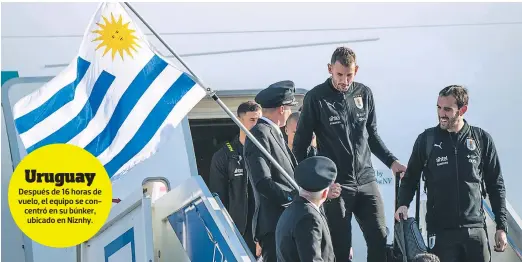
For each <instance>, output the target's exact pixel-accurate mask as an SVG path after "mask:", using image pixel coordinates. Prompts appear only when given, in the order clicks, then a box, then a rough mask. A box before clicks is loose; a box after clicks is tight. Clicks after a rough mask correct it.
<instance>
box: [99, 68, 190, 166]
mask: <svg viewBox="0 0 522 262" xmlns="http://www.w3.org/2000/svg"><path fill="white" fill-rule="evenodd" d="M180 75H181V72H180V71H178V70H176V69H175V68H173V67H170V66H167V68H165V70H163V72H162V73H161V74H160V75H159V76H158V77H157V78H156V79H155V80H154V82H153V83H152V85H151V86H150V87H149V88H148V89H147V91H145V93H144V94H143V96H142V97H141V99H140V100H139V101H138V103H136V105H135V106H134V108H133V109H132V111H131V113H130V114H129V116H128V117H127V119H126V120H125V122H124V123H123V125H122V126H121V128H120V130H119V131H118V133H117V135H116V137H115V138H114V141H113V142H112V144H111V145H110V146H109V147H108V148H107V149H106V150H105V151H104V152H103V153H101V154H100V155H99V156H98V159H100V161H101V162H102V164H104V165H105V164H106V163H107V162H109V161H110V160H112V158H113V157H114V156H115V155H117V154H118V153H119V152H120V151H121V150H122V149H123V147H124V146H125V145H126V144H127V143H128V142H129V140H131V139H132V137H133V136H134V134H136V132H137V131H138V129H139V128H140V127H141V124H142V123H143V121H144V120H145V118H146V117H147V116H148V115H149V113H150V111H151V110H152V109H153V108H154V106H155V105H156V104H157V103H158V101H159V100H160V98H161V97H162V96H163V94H165V92H166V91H167V90H168V89H169V88H170V87H171V86H172V84H173V83H174V82H175V81H176V80H177V79H178V77H179V76H180Z"/></svg>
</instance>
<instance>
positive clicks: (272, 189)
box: [243, 118, 297, 239]
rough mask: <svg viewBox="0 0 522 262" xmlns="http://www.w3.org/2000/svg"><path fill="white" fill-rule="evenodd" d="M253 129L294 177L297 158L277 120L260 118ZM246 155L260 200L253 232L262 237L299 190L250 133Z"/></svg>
mask: <svg viewBox="0 0 522 262" xmlns="http://www.w3.org/2000/svg"><path fill="white" fill-rule="evenodd" d="M250 132H251V133H252V135H253V136H254V137H255V138H256V139H257V140H258V141H259V143H260V144H261V145H262V146H263V147H264V148H265V149H266V150H267V151H268V152H269V153H270V155H271V156H272V157H273V158H274V159H275V160H276V161H277V163H278V164H279V165H280V166H281V167H282V168H283V169H284V170H285V171H286V173H287V174H288V175H289V176H290V177H291V178H292V179H294V169H295V167H296V166H297V162H296V160H295V157H294V155H293V153H292V152H291V150H290V149H289V148H288V145H287V144H286V143H285V141H284V139H283V136H282V134H281V130H280V129H279V128H277V127H276V126H275V124H273V123H269V122H267V121H266V120H265V119H264V118H260V119H259V120H258V121H257V124H256V125H255V126H254V127H253V128H252V129H251V130H250ZM243 155H244V160H245V168H246V170H247V174H248V177H249V179H250V181H251V183H252V185H253V191H254V197H255V203H256V207H255V211H254V218H253V220H252V232H253V234H254V239H259V238H260V237H262V236H264V235H266V234H269V233H274V232H275V229H276V226H277V221H278V219H279V216H280V215H281V214H282V213H283V211H284V210H285V207H287V206H288V205H289V204H290V203H291V202H292V199H293V197H294V196H295V195H296V193H297V191H296V190H295V189H294V188H293V187H292V184H291V183H290V182H289V181H288V180H287V179H286V178H285V177H284V175H283V174H281V172H279V170H278V169H277V168H276V167H275V166H274V165H273V164H272V163H271V162H270V160H269V159H268V158H267V157H266V156H265V155H264V154H263V153H262V152H261V150H259V148H257V146H256V145H255V144H254V143H253V142H252V141H251V140H250V139H249V138H248V137H247V139H246V141H245V146H244V151H243Z"/></svg>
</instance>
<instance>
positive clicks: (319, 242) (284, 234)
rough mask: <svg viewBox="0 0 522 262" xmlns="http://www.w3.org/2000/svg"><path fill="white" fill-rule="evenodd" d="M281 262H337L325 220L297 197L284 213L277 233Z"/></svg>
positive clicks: (302, 199)
mask: <svg viewBox="0 0 522 262" xmlns="http://www.w3.org/2000/svg"><path fill="white" fill-rule="evenodd" d="M276 252H277V261H278V262H295V261H325V262H326V261H335V255H334V251H333V246H332V240H331V238H330V230H329V228H328V224H327V222H326V217H325V216H324V215H323V214H322V213H321V212H319V210H318V209H317V208H316V207H315V206H314V204H312V203H311V202H310V201H308V200H306V199H305V198H303V197H298V198H296V200H295V201H294V202H293V203H292V204H290V206H288V208H287V209H286V210H285V211H284V212H283V214H282V215H281V218H280V219H279V222H278V223H277V230H276Z"/></svg>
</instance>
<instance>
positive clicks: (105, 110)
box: [68, 53, 154, 148]
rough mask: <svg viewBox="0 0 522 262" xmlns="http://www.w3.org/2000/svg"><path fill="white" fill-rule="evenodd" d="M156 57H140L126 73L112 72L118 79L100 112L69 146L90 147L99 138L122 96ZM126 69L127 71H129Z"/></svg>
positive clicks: (150, 55) (116, 69)
mask: <svg viewBox="0 0 522 262" xmlns="http://www.w3.org/2000/svg"><path fill="white" fill-rule="evenodd" d="M152 56H154V54H153V53H149V54H147V56H143V57H142V56H140V57H139V58H140V59H139V60H138V61H136V62H137V63H136V64H132V66H127V68H128V70H126V71H125V72H119V71H120V70H118V68H113V71H114V72H110V73H111V74H114V75H116V76H118V77H116V79H115V80H114V83H113V84H112V85H111V88H110V89H109V90H108V91H107V94H106V96H105V97H104V98H103V101H102V104H101V105H100V110H98V112H97V113H96V115H95V116H94V118H93V119H92V120H91V121H90V122H89V124H88V125H87V127H86V128H85V130H83V131H82V132H80V133H79V134H78V135H76V137H74V138H73V139H71V140H70V141H69V142H68V144H73V145H77V146H79V147H82V148H84V147H85V146H86V145H88V144H89V143H90V142H91V141H92V140H93V139H94V138H95V137H96V136H98V135H99V134H100V133H101V132H102V130H103V129H104V128H105V126H107V123H108V122H109V119H110V118H111V116H112V115H113V114H114V109H116V105H117V104H118V102H119V101H120V99H121V96H122V95H123V93H124V92H125V90H127V88H128V87H129V85H130V84H131V83H132V81H133V80H134V77H136V75H137V74H138V73H139V72H140V71H141V70H142V68H143V67H144V66H145V65H146V64H147V62H148V61H149V60H150V59H151V58H152ZM127 68H125V69H127Z"/></svg>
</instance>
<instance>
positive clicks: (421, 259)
mask: <svg viewBox="0 0 522 262" xmlns="http://www.w3.org/2000/svg"><path fill="white" fill-rule="evenodd" d="M412 262H440V259H439V257H438V256H436V255H434V254H431V253H423V254H418V255H416V256H415V257H414V258H413V261H412Z"/></svg>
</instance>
